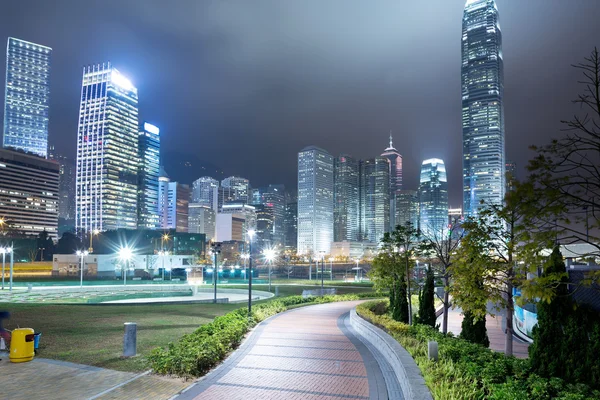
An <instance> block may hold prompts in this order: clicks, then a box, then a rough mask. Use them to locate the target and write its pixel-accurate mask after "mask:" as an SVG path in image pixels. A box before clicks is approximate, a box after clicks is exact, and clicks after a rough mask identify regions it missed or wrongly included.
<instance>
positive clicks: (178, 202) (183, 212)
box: [157, 171, 197, 233]
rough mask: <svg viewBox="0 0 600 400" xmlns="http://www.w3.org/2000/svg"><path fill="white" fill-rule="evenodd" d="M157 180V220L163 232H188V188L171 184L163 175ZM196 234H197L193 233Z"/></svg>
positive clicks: (179, 184) (178, 184) (174, 183)
mask: <svg viewBox="0 0 600 400" xmlns="http://www.w3.org/2000/svg"><path fill="white" fill-rule="evenodd" d="M162 172H163V173H162V174H161V175H162V176H161V177H159V179H158V210H157V211H158V218H159V224H160V228H161V229H163V230H167V229H175V231H177V232H186V233H187V232H188V227H189V202H190V187H189V186H188V185H183V184H181V183H178V182H171V181H170V180H169V178H168V177H167V176H166V174H164V171H162ZM193 233H197V232H193Z"/></svg>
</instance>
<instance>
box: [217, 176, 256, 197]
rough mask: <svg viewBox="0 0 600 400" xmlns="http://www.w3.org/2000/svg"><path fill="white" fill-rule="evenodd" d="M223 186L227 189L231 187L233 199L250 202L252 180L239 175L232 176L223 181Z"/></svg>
mask: <svg viewBox="0 0 600 400" xmlns="http://www.w3.org/2000/svg"><path fill="white" fill-rule="evenodd" d="M221 186H222V187H223V188H226V189H231V197H232V201H236V202H237V201H240V202H244V203H249V198H250V181H248V179H245V178H240V177H239V176H230V177H229V178H225V179H223V180H222V181H221Z"/></svg>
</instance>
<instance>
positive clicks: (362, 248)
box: [330, 240, 377, 259]
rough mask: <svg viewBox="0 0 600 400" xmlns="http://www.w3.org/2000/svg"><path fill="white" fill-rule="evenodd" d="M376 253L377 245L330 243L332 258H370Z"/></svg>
mask: <svg viewBox="0 0 600 400" xmlns="http://www.w3.org/2000/svg"><path fill="white" fill-rule="evenodd" d="M376 252H377V243H372V242H353V241H346V240H344V241H343V242H333V243H331V253H330V254H331V256H332V257H348V258H352V259H363V258H371V257H373V256H374V255H375V254H376Z"/></svg>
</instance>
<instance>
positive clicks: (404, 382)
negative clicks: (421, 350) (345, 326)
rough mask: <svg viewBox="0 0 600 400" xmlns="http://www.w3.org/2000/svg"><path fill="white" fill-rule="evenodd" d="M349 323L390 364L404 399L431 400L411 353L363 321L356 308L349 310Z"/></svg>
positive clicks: (381, 331) (380, 330) (431, 397)
mask: <svg viewBox="0 0 600 400" xmlns="http://www.w3.org/2000/svg"><path fill="white" fill-rule="evenodd" d="M350 324H351V325H352V327H353V328H354V330H356V331H357V332H358V333H359V334H360V335H361V336H362V338H364V339H365V340H367V341H369V343H371V344H372V345H373V346H374V347H375V348H376V349H377V350H378V351H379V352H380V353H381V354H382V355H383V357H384V358H385V360H386V361H387V362H388V363H389V364H390V365H391V366H392V368H393V369H394V372H395V374H396V378H397V379H398V382H399V383H400V387H401V388H402V394H403V395H404V398H406V399H414V400H433V396H432V395H431V392H430V391H429V389H428V388H427V385H425V380H424V379H423V376H422V375H421V370H420V369H419V367H418V366H417V364H416V363H415V360H414V359H413V358H412V357H411V355H410V354H409V353H408V352H407V351H406V350H405V349H404V348H403V347H402V346H400V343H398V342H397V341H396V340H395V339H394V338H393V337H391V336H390V335H388V334H387V333H385V332H384V331H383V330H382V329H380V328H378V327H376V326H375V325H373V324H371V323H370V322H367V321H365V320H364V319H363V318H361V317H360V316H359V315H358V314H357V313H356V308H353V309H352V310H351V311H350Z"/></svg>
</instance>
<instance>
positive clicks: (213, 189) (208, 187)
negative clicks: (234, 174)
mask: <svg viewBox="0 0 600 400" xmlns="http://www.w3.org/2000/svg"><path fill="white" fill-rule="evenodd" d="M218 196H219V181H218V180H216V179H213V178H211V177H210V176H203V177H201V178H198V179H196V180H195V181H194V183H192V202H193V203H198V204H203V205H205V206H208V207H210V208H212V209H213V211H214V212H215V213H217V212H218V211H219V207H218Z"/></svg>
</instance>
